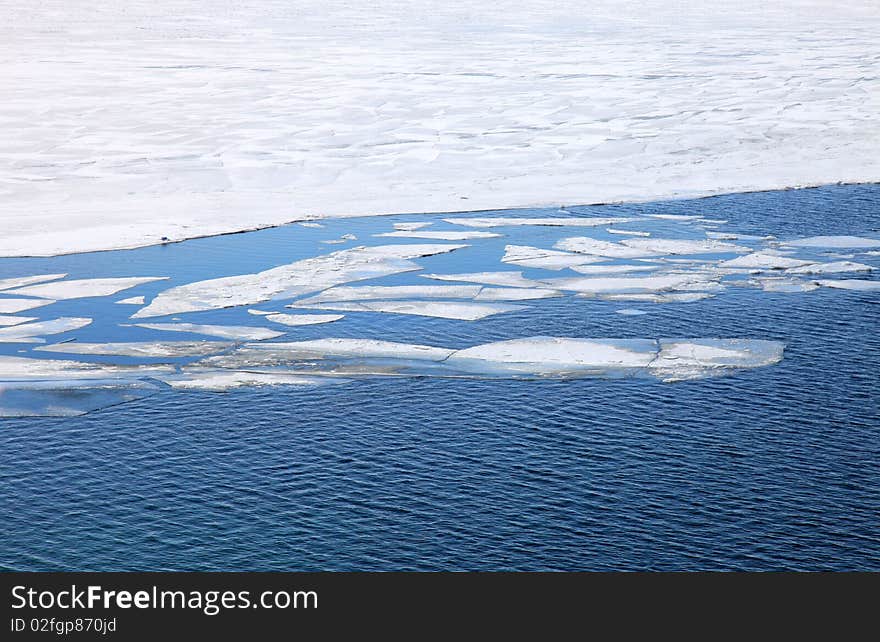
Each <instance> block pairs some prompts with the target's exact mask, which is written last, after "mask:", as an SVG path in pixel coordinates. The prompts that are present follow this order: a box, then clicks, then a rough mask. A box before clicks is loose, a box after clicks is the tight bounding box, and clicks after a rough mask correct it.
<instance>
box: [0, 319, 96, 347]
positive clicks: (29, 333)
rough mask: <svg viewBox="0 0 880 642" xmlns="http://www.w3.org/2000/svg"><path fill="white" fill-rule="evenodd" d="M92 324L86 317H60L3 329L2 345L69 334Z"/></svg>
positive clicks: (0, 332)
mask: <svg viewBox="0 0 880 642" xmlns="http://www.w3.org/2000/svg"><path fill="white" fill-rule="evenodd" d="M91 322H92V320H91V319H89V318H86V317H60V318H58V319H52V320H51V321H36V322H34V323H21V324H19V325H13V326H8V327H3V328H0V343H4V342H12V341H15V340H16V339H27V338H31V337H38V336H40V335H42V334H60V333H61V332H69V331H70V330H77V329H79V328H82V327H84V326H87V325H89V324H90V323H91Z"/></svg>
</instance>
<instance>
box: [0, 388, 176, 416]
mask: <svg viewBox="0 0 880 642" xmlns="http://www.w3.org/2000/svg"><path fill="white" fill-rule="evenodd" d="M158 390H159V387H158V386H156V385H154V384H152V383H148V382H146V381H139V380H137V379H128V380H125V379H109V380H101V379H87V380H82V379H61V380H48V381H14V382H4V381H0V417H7V418H8V417H76V416H79V415H84V414H86V413H89V412H92V411H95V410H100V409H102V408H107V407H109V406H115V405H118V404H122V403H128V402H130V401H136V400H138V399H143V398H144V397H148V396H150V395H152V394H154V393H155V392H158Z"/></svg>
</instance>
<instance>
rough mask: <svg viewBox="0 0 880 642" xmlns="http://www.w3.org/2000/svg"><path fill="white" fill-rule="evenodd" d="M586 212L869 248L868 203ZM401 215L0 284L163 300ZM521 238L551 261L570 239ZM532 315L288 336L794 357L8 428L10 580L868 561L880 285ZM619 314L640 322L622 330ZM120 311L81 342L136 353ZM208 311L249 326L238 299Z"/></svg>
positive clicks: (879, 538)
mask: <svg viewBox="0 0 880 642" xmlns="http://www.w3.org/2000/svg"><path fill="white" fill-rule="evenodd" d="M576 209H577V210H578V211H580V212H581V213H586V214H590V215H597V216H606V215H612V216H616V215H623V214H626V215H629V214H641V213H675V214H701V215H703V216H708V217H713V218H723V219H728V220H729V224H727V225H726V226H724V229H729V230H736V231H738V232H741V233H746V234H768V233H772V234H775V235H777V236H778V237H779V238H781V239H785V238H794V237H797V236H812V235H819V234H856V235H865V234H868V235H872V236H876V233H877V231H878V228H880V187H878V186H836V187H828V188H821V189H810V190H799V191H786V192H767V193H759V194H741V195H730V196H723V197H716V198H710V199H702V200H696V201H682V202H674V203H656V204H647V205H620V206H602V207H591V208H576ZM554 213H555V211H550V210H548V211H545V212H542V213H540V214H541V215H546V216H552V215H554ZM507 215H522V212H516V213H513V214H511V213H507ZM431 218H436V217H431ZM402 220H413V217H383V218H376V219H351V220H347V221H330V222H327V226H326V227H325V228H322V229H309V228H303V227H300V226H288V227H285V228H278V229H274V230H265V231H261V232H256V233H249V234H240V235H232V236H226V237H217V238H210V239H199V240H195V241H190V242H187V243H182V244H177V245H169V246H165V247H161V246H160V247H151V248H144V249H140V250H133V251H128V252H107V253H96V254H89V255H76V256H68V257H56V258H51V259H0V275H2V276H16V275H19V274H36V273H40V272H42V271H52V272H58V271H65V272H69V273H70V274H71V276H72V277H74V278H77V277H86V276H129V275H141V274H156V275H160V276H161V275H166V274H167V275H172V281H171V284H172V285H173V284H178V283H187V282H190V281H193V280H197V279H203V278H210V277H211V276H216V275H217V274H216V272H217V270H218V269H220V267H221V266H222V269H223V270H225V271H224V272H223V273H228V274H236V273H243V272H248V271H256V270H262V269H266V268H268V267H272V266H274V265H278V264H280V263H284V262H289V261H291V260H295V259H297V258H302V257H304V256H310V255H313V254H314V253H315V250H314V246H315V243H316V242H317V240H319V239H332V238H337V237H339V235H340V234H342V233H343V232H353V233H355V234H357V235H358V236H359V237H361V240H360V242H363V241H364V239H367V238H369V237H370V235H371V234H372V233H375V232H377V231H387V230H388V229H390V227H391V223H393V222H396V221H402ZM622 227H623V226H622ZM630 227H632V228H633V229H638V227H637V226H636V225H635V224H633V225H632V226H630ZM505 233H507V230H505ZM516 233H517V234H526V233H527V234H530V235H531V236H532V237H533V238H532V244H534V245H540V246H542V247H550V245H552V242H553V239H555V238H558V237H561V236H575V235H581V234H583V231H578V230H574V231H573V230H571V229H569V230H560V229H552V228H531V229H530V230H527V231H520V232H516ZM542 236H544V237H546V238H544V239H543V240H542V239H541V237H542ZM520 240H521V239H511V238H510V237H509V236H508V237H505V238H501V239H493V240H491V241H487V242H486V243H490V244H491V243H495V244H497V247H495V249H492V247H494V246H491V245H490V250H491V252H494V254H492V262H493V263H494V267H492V266H490V265H489V263H485V264H484V263H480V262H479V261H478V260H477V259H476V258H468V257H473V256H475V255H472V254H467V252H471V249H468V250H465V251H462V252H461V254H460V255H459V256H456V255H457V254H458V253H452V254H450V255H444V256H441V257H432V260H433V261H434V262H433V263H431V264H430V266H429V268H428V269H429V270H430V271H443V270H445V271H448V272H453V271H467V270H487V269H495V270H499V269H504V266H502V265H500V264H498V263H497V260H498V257H499V256H500V252H502V251H503V246H504V244H505V243H510V242H519V241H520ZM374 241H375V242H379V240H378V239H376V240H374ZM374 241H370V242H374ZM388 241H389V242H390V241H392V239H388ZM401 241H405V240H401ZM350 245H351V244H349V245H342V246H334V245H328V246H325V247H323V248H322V250H321V251H322V252H328V251H332V250H334V249H338V248H339V247H348V246H350ZM491 252H490V253H491ZM876 259H877V257H874V259H873V260H874V263H875V264H878V263H877V260H876ZM828 260H831V259H828ZM854 260H859V261H861V260H864V259H863V258H856V259H854ZM426 265H427V264H426ZM510 267H512V266H510ZM516 269H519V268H516ZM537 272H538V271H530V270H528V269H526V270H524V273H525V275H526V276H535V275H536V274H537ZM554 276H559V274H555V275H554ZM857 278H874V279H876V278H877V277H876V276H873V277H864V276H862V277H857ZM422 281H424V280H422ZM393 282H395V283H397V282H400V283H415V282H418V279H417V277H416V276H413V275H401V276H400V277H399V279H398V280H397V281H393ZM168 285H169V283H168V282H159V283H155V284H149V285H148V286H144V287H142V288H141V289H138V290H137V291H132V294H142V293H143V294H147V295H148V296H149V295H150V294H152V293H155V292H158V291H161V290H162V289H165V288H167V287H168ZM124 296H128V294H127V293H126V294H120V295H119V296H117V297H113V299H118V298H123V297H124ZM528 303H531V302H528ZM538 303H539V305H538V304H535V305H532V306H531V307H529V308H528V309H526V310H520V311H517V312H512V313H508V314H503V315H499V316H496V317H491V318H488V319H484V320H482V321H478V322H465V321H454V320H449V319H428V318H420V317H406V316H400V315H383V314H371V313H353V314H350V315H347V317H346V319H344V320H343V321H340V322H338V323H335V324H332V326H333V327H332V332H330V331H329V326H328V327H320V326H315V327H308V328H298V329H297V330H296V333H297V334H296V336H297V337H298V338H299V337H301V338H314V337H320V336H342V337H346V336H347V337H368V338H381V339H388V340H394V341H404V342H415V343H430V344H432V345H439V346H447V347H462V346H468V345H474V344H476V343H482V342H487V341H492V340H497V339H506V338H510V337H512V336H520V337H524V336H531V335H536V334H545V335H555V336H571V337H746V338H762V339H774V340H779V341H784V342H785V343H786V352H785V359H784V360H783V361H782V362H781V363H779V364H777V365H774V366H772V367H766V368H758V369H754V370H747V371H743V372H740V373H738V374H735V375H733V376H730V377H727V378H719V379H705V380H699V381H689V382H681V383H676V384H668V383H660V382H654V381H649V380H645V381H638V382H634V381H632V380H589V379H581V380H572V381H517V380H493V381H481V380H456V379H439V378H411V379H370V380H362V381H353V382H350V383H346V384H343V385H338V386H327V387H319V388H287V387H272V388H249V389H241V390H236V391H233V392H229V393H224V394H218V393H208V392H187V393H181V392H173V391H169V390H162V391H160V392H159V393H157V394H155V395H153V396H151V397H149V398H146V399H143V400H140V401H136V402H132V403H128V404H124V405H120V406H116V407H112V408H106V409H104V410H101V411H98V412H95V413H92V414H89V415H86V416H83V417H77V418H65V419H4V420H0V440H2V444H0V453H2V454H0V484H2V497H3V501H2V503H0V519H2V523H3V537H2V538H0V567H2V568H5V569H21V570H164V569H180V570H184V569H186V570H348V569H364V570H397V569H418V570H439V569H451V570H470V569H472V570H503V569H521V570H545V569H550V570H610V569H656V570H674V569H743V570H744V569H766V570H781V569H816V570H818V569H873V570H880V529H878V526H880V523H878V522H880V517H878V515H880V468H878V462H880V394H878V392H877V388H878V379H880V338H878V334H877V329H878V323H877V321H878V312H880V305H878V304H880V293H878V292H849V291H837V290H829V289H825V288H822V289H820V290H817V291H814V292H809V293H800V294H781V293H769V292H760V291H756V290H752V289H745V288H732V289H731V290H730V291H729V292H727V293H725V294H724V295H723V296H718V297H716V298H713V299H707V300H705V301H700V302H697V303H691V304H678V305H673V304H670V305H654V304H650V305H649V304H638V305H634V304H630V303H627V304H621V303H612V302H603V301H590V302H584V301H576V300H574V299H573V298H572V297H565V298H560V299H550V300H545V301H540V302H538ZM56 305H57V306H59V314H64V315H74V316H75V315H77V314H83V315H95V305H96V304H95V303H94V300H84V299H80V300H73V301H67V302H62V303H59V304H56ZM268 305H269V304H265V305H262V306H256V307H266V306H268ZM632 307H636V308H639V309H642V310H644V311H646V312H647V314H645V315H642V316H624V315H619V314H615V311H616V310H619V309H621V308H632ZM133 309H136V308H130V307H129V306H118V305H114V304H110V305H107V306H104V308H101V311H102V314H101V318H100V322H99V320H97V319H96V323H95V324H94V325H93V326H89V328H86V329H83V330H82V331H80V332H79V333H77V336H78V337H79V338H81V339H82V340H84V341H89V340H91V341H98V340H100V341H110V340H116V341H118V340H125V339H130V336H129V333H130V331H128V330H126V329H123V328H119V327H118V326H117V325H116V324H117V323H120V322H123V321H124V320H125V319H126V318H127V316H128V315H129V314H131V312H132V311H133ZM266 309H269V308H268V307H266ZM275 309H278V306H275ZM197 316H198V318H199V320H200V322H205V323H211V322H217V323H233V322H245V321H247V322H249V323H252V324H255V323H257V322H258V320H257V319H255V318H253V317H250V318H248V316H249V315H247V313H246V312H245V311H244V310H242V309H237V310H222V311H210V312H204V313H198V315H197ZM188 320H189V319H188ZM144 332H145V334H144V337H141V338H151V339H157V338H167V336H166V337H160V336H159V335H157V334H146V333H148V332H149V331H144ZM172 338H177V337H172ZM179 338H181V339H183V338H187V337H185V336H181V337H179ZM63 339H64V337H63V336H62V337H61V340H63ZM22 349H24V350H29V348H27V347H26V346H22V345H14V344H10V345H7V346H4V347H3V348H2V352H3V353H4V354H13V355H14V354H19V352H18V351H19V350H22ZM98 360H100V359H98Z"/></svg>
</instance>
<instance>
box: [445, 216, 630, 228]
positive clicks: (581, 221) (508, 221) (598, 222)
mask: <svg viewBox="0 0 880 642" xmlns="http://www.w3.org/2000/svg"><path fill="white" fill-rule="evenodd" d="M443 220H444V221H446V222H447V223H453V224H455V225H464V226H467V227H511V226H519V225H540V226H550V227H601V226H603V225H614V224H615V223H630V222H632V221H638V220H640V219H638V218H633V217H628V216H608V217H598V216H596V217H573V216H565V217H562V216H551V217H542V218H519V217H510V216H499V217H491V218H490V217H482V218H446V219H443Z"/></svg>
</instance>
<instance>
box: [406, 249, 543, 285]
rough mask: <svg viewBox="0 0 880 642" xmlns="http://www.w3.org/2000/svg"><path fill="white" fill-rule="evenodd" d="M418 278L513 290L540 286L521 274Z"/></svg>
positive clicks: (427, 275)
mask: <svg viewBox="0 0 880 642" xmlns="http://www.w3.org/2000/svg"><path fill="white" fill-rule="evenodd" d="M508 247H510V246H508ZM419 276H421V277H423V278H425V279H434V280H435V281H461V282H464V283H481V284H484V285H500V286H507V287H514V288H531V287H540V285H541V284H540V283H539V282H538V281H535V280H534V279H527V278H525V277H524V276H523V275H522V272H466V273H462V274H420V275H419Z"/></svg>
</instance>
